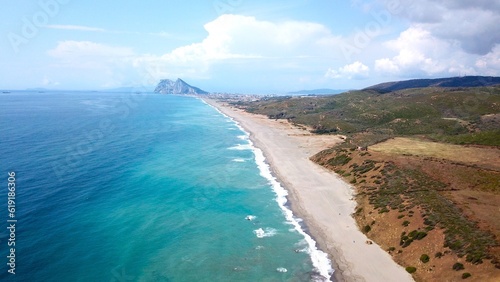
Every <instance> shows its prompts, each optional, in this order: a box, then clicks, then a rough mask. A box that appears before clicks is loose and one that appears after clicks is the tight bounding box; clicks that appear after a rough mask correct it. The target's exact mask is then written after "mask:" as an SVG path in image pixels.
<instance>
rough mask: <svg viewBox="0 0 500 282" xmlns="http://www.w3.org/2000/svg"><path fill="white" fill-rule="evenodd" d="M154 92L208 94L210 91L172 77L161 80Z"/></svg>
mask: <svg viewBox="0 0 500 282" xmlns="http://www.w3.org/2000/svg"><path fill="white" fill-rule="evenodd" d="M154 92H155V93H161V94H208V92H206V91H203V90H201V89H200V88H198V87H194V86H191V85H189V84H187V83H186V82H185V81H184V80H182V79H180V78H178V79H177V80H176V81H173V80H170V79H162V80H160V83H158V85H157V86H156V88H155V91H154Z"/></svg>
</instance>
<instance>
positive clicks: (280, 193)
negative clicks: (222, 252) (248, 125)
mask: <svg viewBox="0 0 500 282" xmlns="http://www.w3.org/2000/svg"><path fill="white" fill-rule="evenodd" d="M203 102H204V103H206V102H205V101H203ZM206 104H207V105H209V106H211V107H212V108H214V109H215V110H216V111H217V112H219V113H220V114H221V115H223V116H225V117H227V118H229V119H230V120H232V121H233V122H234V123H235V125H236V126H237V127H238V128H239V129H240V130H241V131H242V132H244V133H245V134H246V135H247V136H249V134H248V132H246V131H245V129H243V127H241V125H240V124H239V123H238V122H237V121H235V120H234V119H233V118H231V117H229V116H227V115H226V114H224V113H223V112H221V111H220V110H219V109H217V108H216V107H214V106H212V105H210V104H208V103H206ZM248 143H249V144H248V146H249V147H250V148H251V149H252V151H253V153H254V156H255V162H256V163H257V166H258V168H259V171H260V175H261V176H262V177H264V178H266V179H267V180H268V181H269V184H270V185H271V187H272V189H273V191H274V193H275V194H276V202H278V205H279V207H280V208H281V210H282V211H283V213H284V215H285V218H286V220H287V221H289V222H290V223H291V224H292V225H293V226H294V227H295V230H297V231H298V232H299V233H300V234H301V235H302V236H304V240H305V241H306V242H307V245H308V248H307V253H308V254H309V256H310V257H311V262H312V264H313V266H314V268H315V269H316V270H317V271H318V273H319V274H320V275H321V276H322V279H321V280H322V281H329V280H330V277H331V275H332V274H333V272H334V270H333V268H332V264H331V262H330V259H328V255H327V254H326V253H325V252H323V251H321V250H319V249H318V248H317V246H316V241H314V239H313V238H312V237H311V236H309V234H307V233H306V232H305V231H304V230H303V229H302V227H301V226H300V222H301V221H302V219H300V218H297V217H295V216H294V215H293V212H292V211H291V210H290V209H289V208H287V207H286V202H287V199H286V196H287V195H288V192H287V191H286V190H285V189H284V188H283V187H282V186H281V184H280V183H279V182H278V180H277V179H276V178H275V177H274V176H273V175H272V173H271V168H270V167H269V165H268V164H267V163H266V158H265V157H264V154H263V153H262V150H260V149H259V148H256V147H254V146H253V142H252V141H251V140H248ZM237 147H238V146H237ZM245 148H246V147H245ZM259 229H260V230H262V228H259ZM259 229H257V230H259ZM262 231H263V232H264V233H265V231H264V230H262ZM258 232H259V234H260V233H261V232H260V231H258ZM254 233H256V235H257V231H256V230H254ZM257 237H258V235H257Z"/></svg>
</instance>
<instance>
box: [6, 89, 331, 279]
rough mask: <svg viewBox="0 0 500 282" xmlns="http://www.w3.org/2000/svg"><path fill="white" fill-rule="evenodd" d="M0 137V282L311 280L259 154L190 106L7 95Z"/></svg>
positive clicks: (230, 128)
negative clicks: (11, 201)
mask: <svg viewBox="0 0 500 282" xmlns="http://www.w3.org/2000/svg"><path fill="white" fill-rule="evenodd" d="M0 129H1V135H0V183H1V185H0V187H2V188H1V189H0V228H1V229H0V280H2V281H310V280H313V279H316V278H315V277H317V274H318V271H319V270H318V268H315V267H314V266H313V263H312V261H311V256H312V257H313V258H314V256H315V253H314V251H313V249H311V248H310V247H309V246H310V245H308V243H307V242H306V240H305V239H304V238H305V237H304V234H303V232H302V231H301V230H300V228H297V223H296V222H294V221H293V220H290V219H291V218H290V217H291V215H290V214H287V211H284V210H283V207H282V205H283V203H284V202H283V199H284V198H283V195H279V194H280V191H279V190H277V189H276V188H277V187H276V185H278V186H279V184H277V183H275V182H273V180H272V176H270V175H267V174H269V173H268V171H267V172H266V171H265V165H264V162H263V160H262V156H261V155H259V154H260V152H259V151H258V150H255V149H254V148H253V147H252V146H251V145H250V142H249V140H248V136H246V134H245V133H244V132H243V131H242V130H241V129H240V128H239V127H238V126H237V124H235V123H234V122H233V121H232V120H230V119H229V118H227V117H225V116H224V115H222V114H220V113H219V112H218V111H217V110H215V109H214V108H212V107H210V106H208V105H207V104H205V103H204V102H203V101H201V100H198V99H195V98H190V97H180V96H167V95H156V94H127V93H92V92H53V93H30V92H13V93H9V94H0ZM9 172H15V174H16V175H15V187H16V191H15V193H16V194H15V209H16V211H15V218H14V219H16V220H17V222H15V246H14V247H15V273H16V274H15V275H13V274H11V273H9V272H8V270H9V269H10V268H11V267H10V266H8V265H7V263H8V262H9V258H7V256H9V255H10V250H9V249H10V248H11V247H9V246H8V243H9V241H8V239H9V237H11V232H10V231H9V230H8V229H7V227H8V226H9V224H11V223H8V222H7V220H8V219H9V217H8V216H9V211H8V209H7V208H8V207H7V201H8V194H7V193H8V173H9ZM266 173H267V174H266ZM11 180H12V179H11ZM277 193H278V195H277ZM280 205H281V207H280ZM248 216H251V217H248ZM287 218H288V219H287ZM248 219H252V220H248ZM306 237H307V236H306ZM309 239H310V238H309ZM11 242H12V240H11ZM316 255H317V254H316ZM317 266H318V265H317ZM323 267H328V266H325V265H323ZM320 268H321V267H320Z"/></svg>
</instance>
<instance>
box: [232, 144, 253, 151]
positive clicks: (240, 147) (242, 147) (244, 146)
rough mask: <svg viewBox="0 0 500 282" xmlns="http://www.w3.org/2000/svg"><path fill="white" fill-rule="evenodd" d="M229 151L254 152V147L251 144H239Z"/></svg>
mask: <svg viewBox="0 0 500 282" xmlns="http://www.w3.org/2000/svg"><path fill="white" fill-rule="evenodd" d="M228 149H229V150H238V151H243V150H253V146H252V145H251V144H238V145H236V146H233V147H229V148H228Z"/></svg>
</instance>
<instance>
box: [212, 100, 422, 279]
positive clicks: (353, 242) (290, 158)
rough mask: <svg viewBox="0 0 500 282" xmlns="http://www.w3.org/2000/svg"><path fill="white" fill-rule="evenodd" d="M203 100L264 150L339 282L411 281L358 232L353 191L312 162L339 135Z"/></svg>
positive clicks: (383, 253) (294, 206)
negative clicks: (316, 154) (310, 130)
mask: <svg viewBox="0 0 500 282" xmlns="http://www.w3.org/2000/svg"><path fill="white" fill-rule="evenodd" d="M205 101H206V102H207V103H209V104H211V105H212V106H215V107H216V108H218V109H219V110H220V111H221V112H223V113H224V114H226V115H228V116H230V117H232V118H233V119H234V120H236V121H237V122H238V123H239V124H240V125H241V126H242V127H243V128H244V129H245V130H246V131H247V132H248V133H250V138H251V140H252V142H254V145H255V146H256V147H258V148H260V149H261V150H262V151H263V153H264V155H265V157H266V160H267V162H268V163H269V165H270V166H271V169H272V171H273V173H274V174H275V176H276V177H277V178H278V180H279V181H280V182H281V183H282V185H283V186H284V187H285V188H286V189H287V190H288V192H289V196H288V199H289V201H290V202H291V208H292V210H293V212H294V214H295V215H296V216H298V217H300V218H302V219H303V220H304V222H305V223H306V225H307V227H308V232H309V233H310V235H311V236H313V238H314V239H315V240H316V241H317V243H318V247H319V248H320V249H321V250H323V251H324V252H326V253H328V255H329V257H330V260H331V261H332V263H333V267H334V269H335V273H334V279H335V281H397V282H402V281H413V279H412V277H411V276H410V274H408V273H407V272H406V271H405V269H404V268H403V267H401V266H399V265H398V264H396V263H395V262H394V261H393V260H392V258H391V256H390V255H389V254H388V253H386V252H385V251H384V250H382V249H381V248H380V247H379V246H378V245H376V244H375V243H373V244H367V241H368V238H367V237H366V236H365V235H364V234H363V233H362V232H361V231H360V230H359V229H358V227H357V225H356V222H355V221H354V219H353V217H352V216H351V214H352V213H353V212H354V209H355V207H356V203H355V201H354V200H353V193H354V190H353V188H352V187H351V186H350V185H349V184H347V183H345V182H344V181H343V180H342V179H340V178H339V177H338V176H337V175H336V174H335V173H333V172H331V171H328V170H327V169H325V168H323V167H321V166H319V165H317V164H315V163H313V162H312V161H311V160H309V157H310V156H312V155H313V154H315V153H317V152H319V151H321V150H323V149H326V148H328V147H330V146H333V145H334V144H336V143H338V142H342V139H341V137H340V136H333V135H324V136H318V135H312V134H310V133H309V131H307V130H304V129H301V128H298V127H295V126H293V125H291V124H289V123H288V122H286V121H283V120H271V119H268V118H267V117H265V116H260V115H254V114H250V113H247V112H244V111H242V110H239V109H236V108H233V107H230V106H227V105H223V104H222V103H217V102H215V101H213V100H210V99H205Z"/></svg>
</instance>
